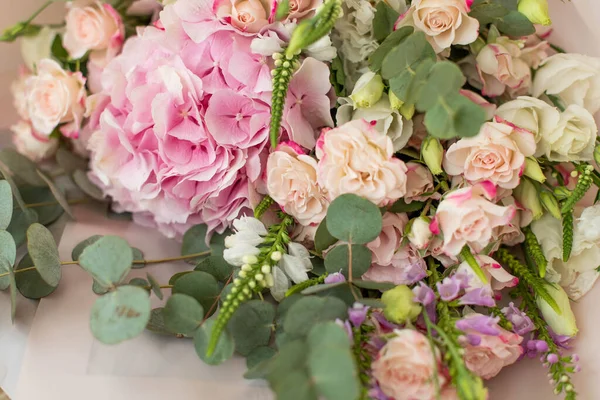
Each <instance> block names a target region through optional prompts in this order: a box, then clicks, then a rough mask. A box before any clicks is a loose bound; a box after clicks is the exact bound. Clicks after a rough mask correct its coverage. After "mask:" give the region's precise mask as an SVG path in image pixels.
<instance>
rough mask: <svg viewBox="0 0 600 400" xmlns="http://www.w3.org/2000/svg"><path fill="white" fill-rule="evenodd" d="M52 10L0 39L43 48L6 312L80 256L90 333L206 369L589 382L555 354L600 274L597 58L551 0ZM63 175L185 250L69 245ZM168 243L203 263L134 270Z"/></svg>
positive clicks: (225, 2) (441, 387) (109, 5)
mask: <svg viewBox="0 0 600 400" xmlns="http://www.w3.org/2000/svg"><path fill="white" fill-rule="evenodd" d="M52 2H53V1H52V0H50V1H48V2H47V3H46V4H44V7H42V9H40V10H39V12H41V11H42V10H43V8H45V7H46V6H48V5H49V4H50V3H52ZM39 12H37V13H36V14H35V15H34V16H33V17H32V18H30V19H29V20H27V21H24V22H21V23H18V24H16V25H15V26H13V27H11V28H9V29H7V30H6V31H5V32H4V34H3V36H2V37H1V39H2V40H3V41H13V40H15V39H17V38H18V37H21V39H20V40H21V41H22V44H23V50H24V59H25V61H26V64H27V65H26V66H25V67H23V69H22V71H21V74H20V78H19V80H18V81H17V82H15V84H14V86H13V92H14V98H15V106H16V108H17V111H18V114H19V116H20V118H21V122H19V123H18V124H16V125H15V126H13V128H12V130H13V132H14V143H15V146H16V149H17V150H18V153H17V152H15V151H13V150H10V149H5V150H3V151H1V152H0V162H1V163H0V170H1V172H2V174H3V177H4V180H3V181H0V202H1V203H0V228H2V230H1V231H0V289H7V288H10V290H11V293H12V295H13V296H12V298H13V307H14V304H15V303H14V301H15V299H16V294H17V292H20V293H21V294H23V295H24V296H25V297H27V298H33V299H39V298H42V297H45V296H48V295H50V294H51V293H52V292H53V291H54V290H55V288H56V287H57V285H58V284H59V281H60V277H61V266H62V265H65V264H79V265H80V266H81V267H82V268H83V269H84V270H86V271H87V272H89V273H90V274H91V276H92V277H93V278H94V286H93V290H94V292H96V293H97V294H99V295H101V297H99V298H98V300H97V301H96V303H95V305H94V307H93V309H92V311H91V330H92V332H93V334H94V336H95V337H96V338H97V339H98V340H100V341H101V342H103V343H107V344H115V343H119V342H121V341H124V340H127V339H130V338H133V337H135V336H137V335H139V334H141V333H142V332H143V331H144V330H145V329H149V330H151V331H154V332H158V333H161V334H165V335H172V336H175V337H178V338H191V339H192V340H191V342H190V346H193V347H195V350H196V352H197V353H198V356H199V357H200V358H201V359H202V360H203V361H204V362H206V363H209V364H219V363H222V362H224V361H226V360H227V359H229V358H231V357H232V356H233V355H234V353H238V354H240V355H242V356H244V357H246V358H247V364H248V372H247V374H246V377H247V378H248V379H255V378H260V379H266V380H267V381H268V382H269V384H270V387H271V388H272V390H273V392H274V393H275V395H276V396H277V398H279V399H285V400H289V399H302V400H305V399H306V400H310V399H315V400H316V399H330V400H337V399H339V400H351V399H380V400H383V399H390V400H391V399H395V400H404V399H406V400H416V399H420V400H433V399H440V398H441V399H462V400H467V399H485V398H487V390H486V388H485V386H484V384H483V380H486V379H490V378H492V377H494V376H495V375H497V374H498V373H499V371H500V370H501V369H502V368H503V367H505V366H508V365H510V364H513V363H515V362H517V361H518V360H519V359H521V358H523V357H525V356H529V357H538V358H540V360H541V363H542V364H543V366H544V367H545V368H547V369H548V371H549V376H550V384H551V385H553V386H554V388H555V393H557V394H560V393H563V394H564V395H565V396H566V398H568V399H574V398H576V391H575V388H574V387H573V384H572V382H571V375H572V374H573V373H575V372H577V371H578V369H579V367H578V365H577V362H578V358H577V356H576V355H565V354H564V353H563V349H565V348H566V347H567V344H568V341H569V339H571V338H572V337H574V336H575V335H576V334H577V326H576V323H575V318H574V315H573V312H572V311H571V307H570V300H577V299H579V298H580V297H581V296H583V295H584V294H585V293H586V292H588V291H589V290H590V289H591V288H592V285H593V284H594V282H595V281H596V279H597V278H598V276H599V272H598V270H597V267H598V263H599V261H598V259H599V258H600V205H596V203H597V202H598V200H599V196H598V195H597V194H596V193H597V192H598V190H597V187H598V186H600V173H599V172H598V169H597V165H596V164H595V163H600V146H599V145H598V144H597V143H598V138H597V133H598V129H597V127H596V123H595V121H594V118H593V114H594V113H596V112H597V111H598V110H600V60H599V59H595V58H590V57H587V56H584V55H578V54H569V53H565V52H564V51H563V50H562V49H560V48H558V47H557V46H554V45H553V44H551V43H550V42H549V41H548V40H549V37H550V35H551V33H552V31H551V30H550V29H549V28H544V26H547V25H549V24H550V19H549V17H548V5H547V3H546V0H466V1H465V0H412V2H411V1H406V2H405V1H404V0H374V1H366V0H215V1H213V0H165V1H163V2H162V4H161V3H159V2H157V1H154V0H149V1H133V0H112V1H108V0H106V1H100V0H95V1H91V0H90V1H84V0H81V1H80V0H77V1H73V2H67V3H66V18H65V22H64V24H58V25H52V26H39V25H35V24H34V18H35V16H37V15H38V14H39ZM536 25H537V26H536ZM19 153H20V154H19ZM594 160H595V161H594ZM65 175H66V176H67V177H69V178H70V179H71V180H72V181H73V182H74V183H75V184H76V185H77V186H79V188H80V189H81V191H82V192H83V193H84V194H86V195H88V196H90V197H91V198H93V199H95V200H97V201H104V202H106V201H108V202H109V204H110V206H111V208H112V210H113V211H114V212H117V213H130V214H131V217H132V218H133V220H134V221H135V222H137V223H139V224H143V225H145V226H148V227H150V228H155V229H158V230H160V231H161V232H163V233H164V234H165V235H166V236H167V237H169V238H175V239H177V240H181V241H182V254H181V257H177V258H171V259H165V260H146V259H144V256H143V254H142V253H141V251H139V250H138V249H132V248H131V247H130V246H129V245H128V244H127V242H126V241H125V240H123V239H121V238H119V237H116V236H94V237H91V238H89V239H86V240H85V241H83V242H82V243H81V244H80V245H78V246H77V248H75V249H74V251H73V255H72V260H66V261H61V260H60V257H59V256H58V252H57V250H56V244H55V243H54V241H53V239H52V236H51V235H50V233H49V232H48V230H47V229H46V228H45V227H44V225H48V224H50V223H52V222H53V221H54V220H56V218H58V216H60V215H61V214H62V212H63V211H66V212H68V213H70V209H69V207H70V204H71V203H73V202H78V201H81V199H75V200H73V198H72V197H71V198H69V197H67V196H65V194H64V191H63V190H62V188H61V187H60V185H57V181H60V180H61V179H63V178H62V177H64V176H65ZM80 196H81V194H80ZM13 201H14V202H15V203H16V205H15V206H14V207H13ZM25 242H26V246H27V249H28V254H27V255H26V256H25V257H24V258H23V259H22V260H21V261H20V262H18V263H17V262H16V261H17V260H16V249H17V248H18V247H19V246H21V245H23V244H24V243H25ZM176 259H177V260H187V261H188V262H191V263H192V264H193V265H194V268H193V270H190V271H187V272H182V273H178V274H176V275H174V276H173V277H172V278H171V279H170V281H169V282H168V283H159V282H157V280H156V279H155V278H154V277H152V275H151V274H148V275H147V279H140V278H135V279H132V280H128V279H127V275H128V273H129V272H130V270H131V268H138V267H143V266H144V265H147V264H150V263H153V262H155V263H156V262H163V261H169V260H176ZM167 291H168V292H169V293H170V294H171V296H170V297H168V298H167V299H165V302H164V306H163V307H161V308H156V309H152V307H151V302H150V297H152V296H156V297H158V298H159V299H161V300H163V296H165V295H166V294H165V293H164V292H167ZM13 314H14V308H13Z"/></svg>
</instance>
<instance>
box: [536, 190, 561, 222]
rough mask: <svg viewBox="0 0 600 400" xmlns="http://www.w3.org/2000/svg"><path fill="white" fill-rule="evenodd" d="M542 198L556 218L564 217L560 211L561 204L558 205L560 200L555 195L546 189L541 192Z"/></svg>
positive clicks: (543, 203)
mask: <svg viewBox="0 0 600 400" xmlns="http://www.w3.org/2000/svg"><path fill="white" fill-rule="evenodd" d="M540 199H541V200H542V205H543V206H544V208H545V209H546V211H548V212H549V213H550V214H552V216H553V217H554V218H556V219H562V214H561V212H560V206H559V205H558V200H556V197H554V195H553V194H552V193H550V192H548V191H546V190H544V191H543V192H542V193H541V194H540Z"/></svg>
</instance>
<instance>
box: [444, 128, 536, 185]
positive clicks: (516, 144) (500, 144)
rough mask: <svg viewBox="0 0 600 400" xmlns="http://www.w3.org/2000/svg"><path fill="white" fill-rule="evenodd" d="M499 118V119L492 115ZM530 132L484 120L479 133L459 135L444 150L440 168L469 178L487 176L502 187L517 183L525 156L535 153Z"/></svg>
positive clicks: (485, 178)
mask: <svg viewBox="0 0 600 400" xmlns="http://www.w3.org/2000/svg"><path fill="white" fill-rule="evenodd" d="M496 120H497V121H501V120H500V119H496ZM535 149H536V146H535V138H534V136H533V134H532V133H531V132H529V131H526V130H524V129H521V128H518V127H516V126H515V125H512V124H508V123H501V122H486V123H485V124H483V125H482V127H481V130H480V131H479V134H478V135H477V136H475V137H472V138H463V139H460V140H459V141H458V142H456V143H454V144H453V145H452V146H450V148H449V149H448V151H447V152H446V155H445V158H444V170H445V171H446V172H447V173H448V174H449V175H454V176H456V175H461V174H462V175H464V176H465V178H466V179H468V180H469V181H471V182H481V181H484V180H489V181H491V182H493V183H494V184H495V185H498V186H500V187H502V188H505V189H514V188H515V187H517V186H518V185H519V182H520V180H521V175H522V173H523V169H524V167H525V157H530V156H532V155H533V154H534V153H535Z"/></svg>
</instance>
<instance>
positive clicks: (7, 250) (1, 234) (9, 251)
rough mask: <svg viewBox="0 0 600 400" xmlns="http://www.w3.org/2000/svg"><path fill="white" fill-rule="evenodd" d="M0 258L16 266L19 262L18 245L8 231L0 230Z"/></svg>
mask: <svg viewBox="0 0 600 400" xmlns="http://www.w3.org/2000/svg"><path fill="white" fill-rule="evenodd" d="M0 257H3V258H5V259H6V261H8V262H9V264H10V265H11V266H12V265H15V262H16V260H17V245H16V243H15V241H14V239H13V237H12V236H11V234H10V233H8V232H7V231H2V230H0Z"/></svg>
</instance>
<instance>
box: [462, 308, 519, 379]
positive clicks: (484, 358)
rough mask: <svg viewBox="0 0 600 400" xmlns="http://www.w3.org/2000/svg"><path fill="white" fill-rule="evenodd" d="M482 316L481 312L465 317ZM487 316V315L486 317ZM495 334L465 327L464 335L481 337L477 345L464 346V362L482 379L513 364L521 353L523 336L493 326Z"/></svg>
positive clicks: (488, 377) (494, 374)
mask: <svg viewBox="0 0 600 400" xmlns="http://www.w3.org/2000/svg"><path fill="white" fill-rule="evenodd" d="M480 317H484V316H482V315H481V314H469V315H468V316H467V317H465V319H469V318H480ZM486 318H487V317H486ZM493 330H495V331H497V332H498V334H497V335H490V334H484V333H481V332H480V331H477V330H475V329H467V330H466V331H465V332H464V333H465V334H466V335H476V336H477V337H479V338H480V339H481V341H480V342H479V344H478V345H473V344H467V345H466V347H465V355H464V359H465V364H466V366H467V368H469V369H470V370H471V371H472V372H473V373H474V374H475V375H477V376H480V377H482V378H483V379H491V378H493V377H494V376H496V375H498V373H499V372H500V370H501V369H502V368H504V367H506V366H507V365H510V364H513V363H514V362H515V361H517V360H518V359H519V357H520V356H521V354H523V348H522V347H521V346H520V343H521V342H522V341H523V338H522V337H521V336H519V335H517V334H516V333H512V332H509V331H507V330H506V329H503V328H502V327H500V326H498V325H497V324H496V325H495V326H493Z"/></svg>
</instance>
